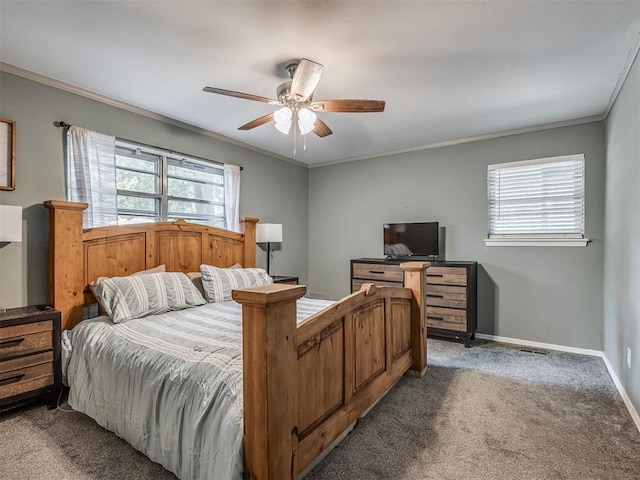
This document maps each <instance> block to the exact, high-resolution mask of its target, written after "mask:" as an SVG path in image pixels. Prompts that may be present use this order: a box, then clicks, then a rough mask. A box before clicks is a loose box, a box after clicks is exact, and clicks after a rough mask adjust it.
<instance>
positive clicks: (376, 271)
mask: <svg viewBox="0 0 640 480" xmlns="http://www.w3.org/2000/svg"><path fill="white" fill-rule="evenodd" d="M369 273H377V274H379V275H384V272H381V271H379V270H369Z"/></svg>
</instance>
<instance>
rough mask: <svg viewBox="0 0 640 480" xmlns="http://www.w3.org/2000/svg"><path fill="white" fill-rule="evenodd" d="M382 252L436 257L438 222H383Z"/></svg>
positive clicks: (438, 252) (437, 249)
mask: <svg viewBox="0 0 640 480" xmlns="http://www.w3.org/2000/svg"><path fill="white" fill-rule="evenodd" d="M383 231H384V254H385V255H387V256H390V257H393V258H397V257H432V256H433V257H437V256H438V255H439V254H440V251H439V248H438V243H439V240H438V232H439V226H438V222H417V223H385V224H384V225H383Z"/></svg>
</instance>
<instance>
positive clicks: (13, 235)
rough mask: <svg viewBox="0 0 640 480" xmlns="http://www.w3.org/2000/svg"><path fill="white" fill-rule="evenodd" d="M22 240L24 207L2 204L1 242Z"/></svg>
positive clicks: (0, 219) (0, 214)
mask: <svg viewBox="0 0 640 480" xmlns="http://www.w3.org/2000/svg"><path fill="white" fill-rule="evenodd" d="M21 241H22V207H20V206H15V205H0V242H21Z"/></svg>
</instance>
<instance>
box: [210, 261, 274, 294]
mask: <svg viewBox="0 0 640 480" xmlns="http://www.w3.org/2000/svg"><path fill="white" fill-rule="evenodd" d="M200 272H201V273H202V286H203V287H204V293H205V296H206V297H207V301H208V302H209V303H216V302H228V301H229V300H231V290H235V289H237V288H247V287H258V286H260V285H269V284H270V283H273V279H272V278H271V277H270V276H269V275H267V272H265V271H264V270H263V269H262V268H218V267H213V266H211V265H200Z"/></svg>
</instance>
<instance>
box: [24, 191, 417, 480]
mask: <svg viewBox="0 0 640 480" xmlns="http://www.w3.org/2000/svg"><path fill="white" fill-rule="evenodd" d="M47 208H49V211H50V219H51V223H50V228H51V232H52V233H51V237H50V238H51V241H50V265H51V269H50V291H51V298H52V304H53V305H54V306H55V307H56V308H58V309H59V310H60V309H62V314H63V319H65V320H63V321H64V323H63V325H64V328H70V326H73V324H75V323H74V322H76V321H79V319H78V318H77V317H76V316H74V315H75V314H76V311H77V309H78V308H80V309H81V308H82V305H83V303H84V297H85V296H84V295H82V292H83V291H84V290H85V288H86V287H87V283H88V282H89V281H91V280H94V278H90V277H98V276H109V275H110V274H111V275H113V272H118V273H122V274H124V273H125V272H126V273H127V274H129V273H134V271H138V270H143V269H148V268H152V267H155V266H157V265H159V264H161V263H164V264H165V265H166V266H167V270H168V271H184V270H190V269H194V270H197V268H195V266H196V265H197V266H198V267H199V265H200V263H208V264H212V265H216V266H221V267H229V266H231V265H232V264H233V263H236V262H239V263H241V264H243V265H244V266H247V267H248V266H255V227H256V223H257V219H256V218H245V219H244V220H243V221H242V222H241V229H242V231H243V233H236V232H227V231H224V230H220V229H216V228H210V227H204V226H201V225H192V224H187V223H185V222H174V223H159V224H140V225H127V226H122V227H103V228H94V229H90V230H85V231H83V230H82V209H83V208H86V204H80V205H79V204H72V203H69V202H47ZM86 252H90V253H86ZM367 268H368V269H371V267H370V266H367ZM425 268H426V264H424V263H419V262H411V263H410V264H408V266H406V268H404V266H403V268H402V269H400V270H398V268H397V267H396V268H395V269H390V270H389V272H387V271H385V272H384V273H383V274H371V275H382V276H384V275H389V276H390V279H392V280H394V281H395V282H393V283H394V284H395V283H396V282H397V280H398V279H399V278H400V279H401V281H402V279H403V278H404V282H405V287H401V286H400V285H401V283H397V284H398V286H397V287H380V288H376V287H375V286H373V285H372V284H371V283H366V284H364V285H363V286H362V290H360V291H358V292H355V293H353V294H351V295H349V296H347V297H345V298H344V299H342V300H340V301H339V302H336V303H335V304H333V305H331V306H329V307H327V308H325V309H324V310H322V311H321V312H318V313H317V314H315V315H313V316H312V317H310V318H309V319H307V320H305V321H304V322H302V323H300V324H299V325H297V324H296V300H297V299H298V298H300V297H301V296H302V295H304V293H305V291H306V288H305V287H304V286H300V285H286V284H273V285H266V286H263V287H256V288H250V289H243V290H234V291H233V293H232V296H233V298H234V300H236V301H238V302H239V303H241V304H242V310H243V355H244V363H243V384H244V386H243V388H244V428H245V431H244V455H245V476H246V478H250V479H256V480H287V479H296V478H298V474H299V471H300V470H301V469H303V468H304V467H306V466H307V465H308V464H309V463H310V462H311V461H312V460H313V458H315V457H316V456H317V455H318V454H319V453H321V452H322V451H323V450H324V449H325V448H326V447H327V446H329V445H330V444H331V443H332V442H333V441H334V440H335V439H336V438H337V437H338V436H339V435H340V434H341V433H342V432H344V431H345V429H346V428H348V427H349V426H350V425H351V424H352V423H353V422H354V421H355V420H357V418H358V417H359V416H360V415H362V414H364V413H365V412H366V411H367V410H368V409H369V408H371V406H372V405H374V404H375V402H377V401H378V399H379V398H380V397H381V396H382V395H384V393H385V392H387V391H388V389H389V388H391V387H392V386H393V385H394V383H395V382H397V380H398V379H399V378H400V377H401V376H402V375H404V374H405V373H406V372H407V370H409V369H410V368H411V371H412V372H413V374H417V375H421V374H424V371H425V369H426V323H425V318H426V315H425V310H424V309H425V306H426V302H425V292H426V283H425V273H424V269H425ZM89 272H90V273H89ZM376 278H377V277H376ZM87 297H88V295H87ZM80 318H81V317H80ZM55 333H56V332H54V334H55ZM35 367H38V366H34V367H28V368H35ZM45 376H46V375H45ZM28 381H32V380H28ZM33 381H34V382H37V381H40V380H36V379H34V380H33ZM20 382H22V379H21V380H20Z"/></svg>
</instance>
